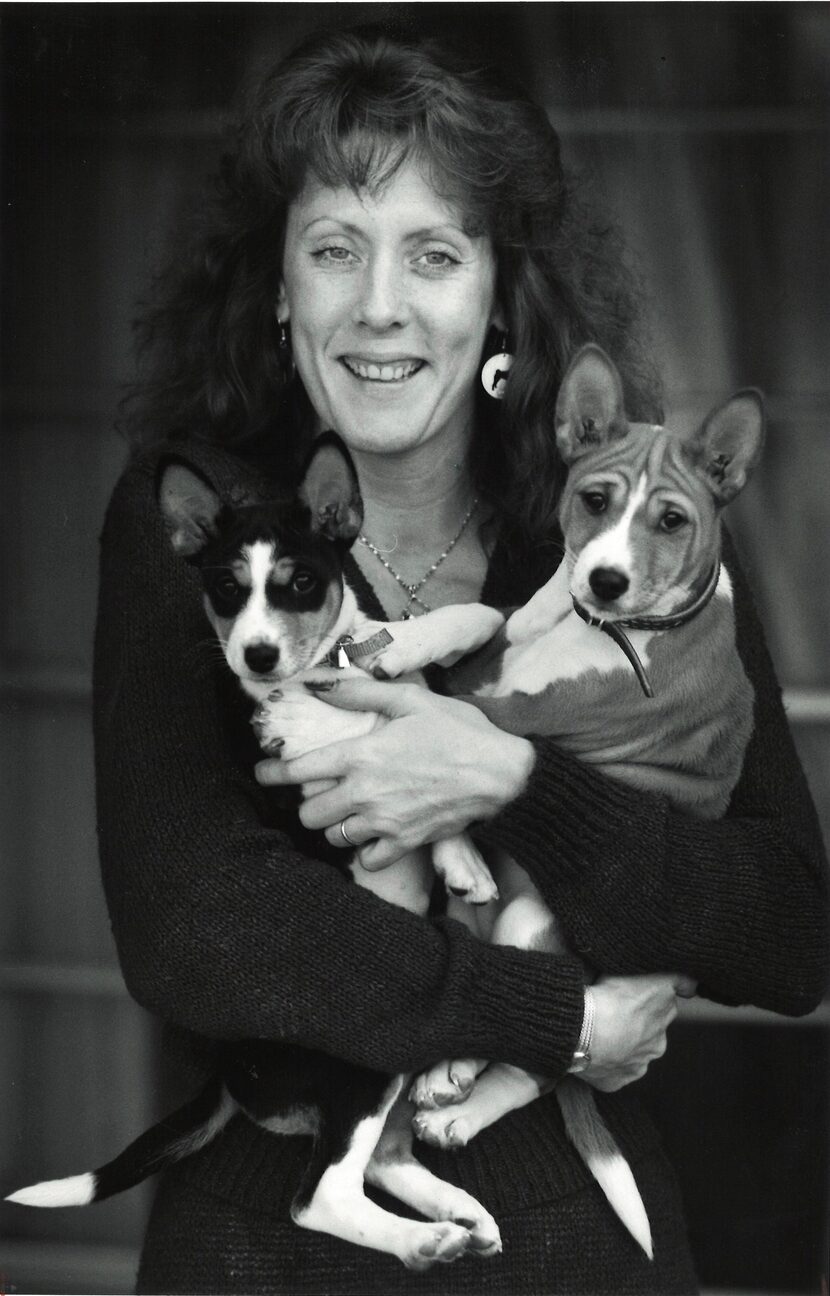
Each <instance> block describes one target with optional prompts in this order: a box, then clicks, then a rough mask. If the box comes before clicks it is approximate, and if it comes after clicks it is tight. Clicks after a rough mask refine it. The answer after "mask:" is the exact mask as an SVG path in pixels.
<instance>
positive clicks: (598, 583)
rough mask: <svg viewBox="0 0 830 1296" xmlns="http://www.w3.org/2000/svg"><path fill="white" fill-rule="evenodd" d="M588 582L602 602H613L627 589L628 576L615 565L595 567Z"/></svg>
mask: <svg viewBox="0 0 830 1296" xmlns="http://www.w3.org/2000/svg"><path fill="white" fill-rule="evenodd" d="M588 584H589V585H590V586H591V589H592V590H593V591H594V593H595V594H596V596H597V598H598V599H602V601H603V603H613V601H614V599H618V598H619V597H620V595H621V594H624V593H625V591H626V590H627V589H628V577H627V576H626V574H625V572H621V571H618V570H617V568H616V567H595V568H594V570H593V571H592V572H591V575H590V576H589V577H588Z"/></svg>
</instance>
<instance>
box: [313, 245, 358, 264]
mask: <svg viewBox="0 0 830 1296" xmlns="http://www.w3.org/2000/svg"><path fill="white" fill-rule="evenodd" d="M353 256H354V253H353V252H352V250H351V248H346V247H340V246H339V245H336V246H335V245H332V246H331V247H324V248H320V249H319V251H317V252H315V253H314V259H315V261H321V262H323V264H324V265H325V264H330V265H348V263H349V261H350V259H351V258H352V257H353Z"/></svg>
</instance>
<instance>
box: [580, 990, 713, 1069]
mask: <svg viewBox="0 0 830 1296" xmlns="http://www.w3.org/2000/svg"><path fill="white" fill-rule="evenodd" d="M696 988H697V987H696V985H695V982H694V981H692V980H691V979H690V978H689V977H685V976H680V975H667V974H662V973H661V974H659V975H657V974H654V975H650V976H628V977H621V976H617V977H615V976H607V977H600V978H599V980H598V981H596V982H595V983H594V985H592V986H591V993H592V994H593V996H594V1012H595V1016H594V1035H593V1040H592V1043H591V1063H590V1066H587V1067H586V1068H585V1070H584V1071H581V1072H580V1073H579V1078H580V1080H587V1082H588V1084H590V1085H593V1086H594V1088H595V1089H602V1090H605V1091H606V1092H609V1093H610V1092H611V1091H612V1090H614V1089H622V1088H623V1086H624V1085H627V1084H630V1083H631V1081H632V1080H639V1079H640V1077H641V1076H644V1075H645V1073H646V1070H647V1068H648V1066H649V1063H651V1062H653V1061H654V1060H655V1058H659V1057H662V1056H663V1054H664V1053H665V1051H666V1031H667V1030H668V1028H669V1026H670V1025H671V1023H672V1022H673V1021H674V1019H675V1017H676V1016H677V999H678V996H679V997H680V998H691V997H692V995H694V993H695V990H696Z"/></svg>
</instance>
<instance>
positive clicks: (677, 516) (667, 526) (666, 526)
mask: <svg viewBox="0 0 830 1296" xmlns="http://www.w3.org/2000/svg"><path fill="white" fill-rule="evenodd" d="M686 521H687V519H686V518H685V517H684V515H683V514H682V513H678V511H677V509H668V510H667V511H666V512H665V513H664V514H663V516H662V517H661V519H660V530H661V531H679V530H680V528H681V527H682V526H685V525H686Z"/></svg>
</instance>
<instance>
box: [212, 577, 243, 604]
mask: <svg viewBox="0 0 830 1296" xmlns="http://www.w3.org/2000/svg"><path fill="white" fill-rule="evenodd" d="M213 593H214V594H216V595H217V597H218V598H220V599H235V598H236V596H237V594H238V593H239V582H238V581H236V580H234V578H233V576H230V575H227V576H218V577H217V578H216V580H215V581H214V582H213Z"/></svg>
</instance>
